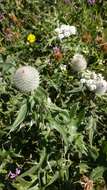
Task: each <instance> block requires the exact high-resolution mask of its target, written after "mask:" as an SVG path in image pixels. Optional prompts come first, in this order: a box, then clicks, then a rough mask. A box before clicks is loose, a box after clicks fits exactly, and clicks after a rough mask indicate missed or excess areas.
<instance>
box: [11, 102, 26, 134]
mask: <svg viewBox="0 0 107 190" xmlns="http://www.w3.org/2000/svg"><path fill="white" fill-rule="evenodd" d="M26 114H27V102H26V103H25V104H23V105H22V106H21V108H20V110H19V113H18V116H17V118H16V120H15V121H14V123H13V125H12V127H11V129H10V132H12V131H14V130H16V128H17V127H18V126H19V125H20V124H21V123H22V122H23V120H24V119H25V116H26Z"/></svg>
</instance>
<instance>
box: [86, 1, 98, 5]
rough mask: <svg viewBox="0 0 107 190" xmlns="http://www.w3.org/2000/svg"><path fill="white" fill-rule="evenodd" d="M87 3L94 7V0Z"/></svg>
mask: <svg viewBox="0 0 107 190" xmlns="http://www.w3.org/2000/svg"><path fill="white" fill-rule="evenodd" d="M87 2H88V3H89V4H90V5H94V4H95V2H96V0H87Z"/></svg>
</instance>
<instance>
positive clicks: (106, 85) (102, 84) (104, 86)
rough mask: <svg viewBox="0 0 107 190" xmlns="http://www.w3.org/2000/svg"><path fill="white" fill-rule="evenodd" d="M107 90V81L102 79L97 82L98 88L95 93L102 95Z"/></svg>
mask: <svg viewBox="0 0 107 190" xmlns="http://www.w3.org/2000/svg"><path fill="white" fill-rule="evenodd" d="M106 91H107V81H105V80H101V81H98V82H96V90H95V93H96V94H99V95H102V94H104V93H105V92H106Z"/></svg>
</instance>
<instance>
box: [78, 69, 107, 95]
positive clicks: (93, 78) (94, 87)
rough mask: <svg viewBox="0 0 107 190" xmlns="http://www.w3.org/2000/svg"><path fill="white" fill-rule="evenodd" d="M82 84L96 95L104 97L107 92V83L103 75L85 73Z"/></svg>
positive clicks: (90, 72)
mask: <svg viewBox="0 0 107 190" xmlns="http://www.w3.org/2000/svg"><path fill="white" fill-rule="evenodd" d="M80 82H81V83H82V84H83V85H85V86H86V87H87V88H88V89H89V90H90V91H94V92H95V93H96V94H99V95H102V94H104V93H105V92H106V91H107V81H106V80H104V77H103V76H102V74H96V73H95V72H94V71H89V70H87V71H85V72H83V73H82V75H81V80H80Z"/></svg>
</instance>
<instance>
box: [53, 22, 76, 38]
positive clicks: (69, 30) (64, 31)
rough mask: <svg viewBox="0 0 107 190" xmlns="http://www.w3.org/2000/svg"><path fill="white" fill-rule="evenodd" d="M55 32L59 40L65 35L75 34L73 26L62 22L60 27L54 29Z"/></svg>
mask: <svg viewBox="0 0 107 190" xmlns="http://www.w3.org/2000/svg"><path fill="white" fill-rule="evenodd" d="M55 32H56V33H57V35H58V38H59V39H60V40H61V39H63V38H65V37H69V36H70V35H75V34H76V33H77V30H76V27H75V26H70V25H66V24H62V25H61V26H60V27H58V28H56V29H55Z"/></svg>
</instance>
